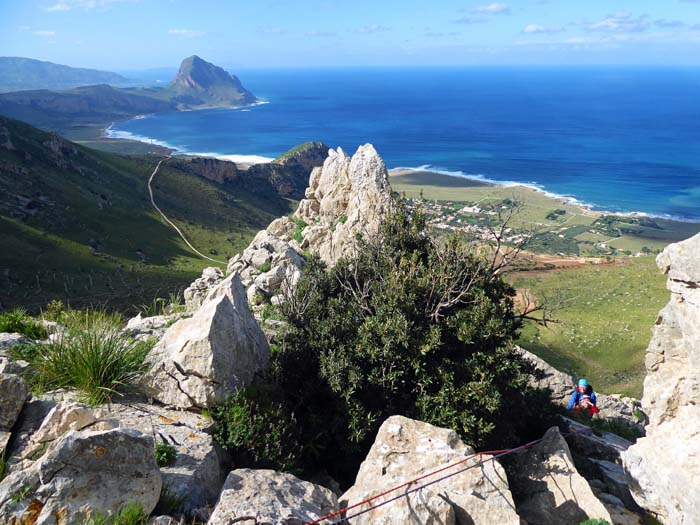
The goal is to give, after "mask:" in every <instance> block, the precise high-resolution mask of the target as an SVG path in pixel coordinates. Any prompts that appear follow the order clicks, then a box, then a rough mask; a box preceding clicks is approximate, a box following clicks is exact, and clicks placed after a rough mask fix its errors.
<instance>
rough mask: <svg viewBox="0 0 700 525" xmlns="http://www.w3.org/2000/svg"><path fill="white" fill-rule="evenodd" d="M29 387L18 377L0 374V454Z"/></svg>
mask: <svg viewBox="0 0 700 525" xmlns="http://www.w3.org/2000/svg"><path fill="white" fill-rule="evenodd" d="M28 397H29V387H28V386H27V383H25V382H24V379H22V378H21V377H20V376H17V375H14V374H5V373H0V454H2V452H3V451H4V450H5V447H6V446H7V444H8V442H9V441H10V430H12V427H13V426H14V424H15V422H16V421H17V418H18V417H19V414H20V412H21V411H22V407H23V406H24V403H25V401H27V398H28Z"/></svg>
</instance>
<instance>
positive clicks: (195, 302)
mask: <svg viewBox="0 0 700 525" xmlns="http://www.w3.org/2000/svg"><path fill="white" fill-rule="evenodd" d="M224 277H225V276H224V272H222V271H221V269H219V268H215V267H210V268H205V269H204V270H203V271H202V276H201V277H199V278H198V279H195V280H194V282H193V283H192V284H190V285H189V286H188V287H187V288H185V291H184V293H183V294H182V295H183V297H184V298H185V305H186V307H187V310H188V311H189V312H194V311H196V310H197V309H198V308H199V307H200V306H202V303H203V302H204V299H205V298H206V297H207V295H208V294H209V292H210V291H211V290H212V289H214V288H215V287H216V285H217V284H219V283H220V282H221V281H223V280H224ZM127 328H128V327H127Z"/></svg>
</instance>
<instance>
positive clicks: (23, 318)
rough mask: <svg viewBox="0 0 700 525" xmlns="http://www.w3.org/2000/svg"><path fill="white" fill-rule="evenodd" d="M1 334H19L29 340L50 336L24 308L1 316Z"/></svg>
mask: <svg viewBox="0 0 700 525" xmlns="http://www.w3.org/2000/svg"><path fill="white" fill-rule="evenodd" d="M0 332H11V333H19V334H23V335H25V336H27V337H28V338H29V339H44V338H46V337H47V335H48V334H47V333H46V329H45V328H44V327H43V326H42V325H41V323H38V322H37V321H35V320H34V319H32V318H31V317H29V316H28V315H27V312H26V310H24V309H23V308H16V309H14V310H12V311H11V312H5V313H2V314H0Z"/></svg>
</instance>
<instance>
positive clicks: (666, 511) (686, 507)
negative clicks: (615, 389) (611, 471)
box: [623, 235, 700, 525]
mask: <svg viewBox="0 0 700 525" xmlns="http://www.w3.org/2000/svg"><path fill="white" fill-rule="evenodd" d="M657 264H658V266H659V268H661V270H662V271H663V272H664V273H666V274H668V281H667V288H668V289H669V291H670V292H671V300H670V301H669V303H668V304H667V305H666V306H665V307H664V308H663V310H661V312H660V313H659V317H658V319H657V322H656V325H655V327H654V333H653V336H652V339H651V342H650V343H649V347H648V348H647V353H646V359H645V364H646V369H647V375H646V378H645V380H644V397H643V398H642V407H643V408H644V411H645V412H646V413H647V414H648V416H649V424H648V425H647V427H646V437H644V438H642V439H640V440H638V441H637V443H636V444H635V445H634V446H632V447H630V448H629V449H628V450H627V451H626V452H625V453H624V454H623V462H624V466H625V469H626V471H627V474H628V477H629V478H630V486H631V488H632V495H633V496H634V498H635V500H636V501H637V503H639V504H640V505H641V506H642V507H643V508H645V509H647V510H649V511H652V512H654V513H656V514H658V515H659V518H660V520H661V521H662V522H664V523H669V524H675V525H690V524H696V523H699V521H698V516H700V498H698V497H697V493H696V492H697V491H695V490H689V488H690V487H697V486H698V480H700V439H698V436H700V235H696V236H694V237H692V238H690V239H688V240H686V241H683V242H680V243H676V244H671V245H669V246H668V247H667V248H666V249H665V250H664V251H663V252H662V253H661V254H660V255H659V256H658V257H657Z"/></svg>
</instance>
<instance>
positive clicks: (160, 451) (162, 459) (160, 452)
mask: <svg viewBox="0 0 700 525" xmlns="http://www.w3.org/2000/svg"><path fill="white" fill-rule="evenodd" d="M154 453H155V455H156V463H158V466H159V467H161V468H163V467H171V466H173V465H174V464H175V458H176V457H177V451H176V450H175V447H174V446H172V445H169V444H168V443H158V444H157V445H156V446H155V450H154Z"/></svg>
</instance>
